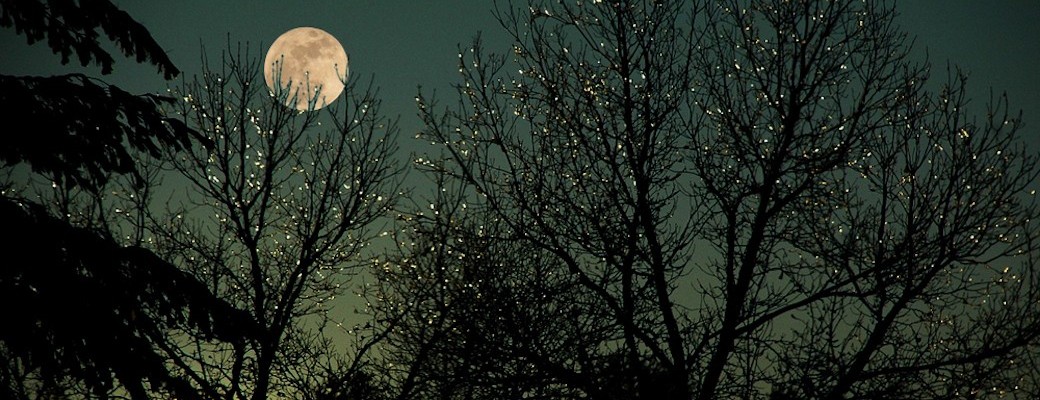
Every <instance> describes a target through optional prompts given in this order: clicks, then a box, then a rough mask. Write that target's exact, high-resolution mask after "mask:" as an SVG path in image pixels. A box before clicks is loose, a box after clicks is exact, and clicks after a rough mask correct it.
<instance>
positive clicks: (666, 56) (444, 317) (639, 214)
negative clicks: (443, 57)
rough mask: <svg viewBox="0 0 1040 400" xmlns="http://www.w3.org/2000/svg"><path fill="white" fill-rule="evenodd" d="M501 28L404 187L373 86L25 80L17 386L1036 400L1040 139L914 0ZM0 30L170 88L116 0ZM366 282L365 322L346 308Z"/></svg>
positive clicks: (577, 6)
mask: <svg viewBox="0 0 1040 400" xmlns="http://www.w3.org/2000/svg"><path fill="white" fill-rule="evenodd" d="M495 12H496V16H497V17H498V20H499V22H500V23H501V25H502V28H503V29H504V30H505V31H506V32H507V33H508V34H509V35H510V37H511V38H512V42H513V43H512V47H511V48H509V49H501V50H506V51H504V52H502V53H496V52H491V51H489V50H488V49H485V45H484V44H483V43H482V42H481V41H480V40H479V39H478V40H476V41H474V43H473V45H472V46H471V47H468V48H465V49H463V50H462V51H460V55H459V69H460V72H461V79H462V81H461V82H460V83H459V84H458V85H457V89H458V97H457V98H453V99H451V103H449V104H447V106H443V105H439V104H437V103H436V102H435V101H434V100H433V99H428V98H425V97H423V96H422V95H420V96H419V97H418V111H419V116H420V118H421V120H422V122H423V129H422V132H421V133H420V139H421V140H424V141H428V142H432V144H433V146H434V147H433V148H434V150H431V151H430V152H429V153H431V154H432V155H425V154H423V155H422V156H421V158H418V159H417V160H416V165H415V168H416V169H419V170H422V171H424V173H425V174H426V176H428V177H429V178H430V182H431V183H432V184H431V186H432V187H433V189H434V190H432V191H423V190H416V191H415V194H414V196H413V197H412V198H411V199H409V200H410V201H409V202H399V201H398V200H399V198H398V197H399V196H400V190H399V188H398V185H399V184H400V176H401V175H400V174H401V172H402V171H401V169H400V168H399V167H398V166H397V164H395V162H394V161H393V160H394V155H395V151H396V148H395V145H394V141H393V137H394V136H395V135H396V134H397V127H396V124H395V121H394V120H392V119H388V118H386V117H385V116H383V115H382V114H381V113H380V111H379V101H378V98H377V97H376V96H375V91H374V89H372V88H371V86H369V87H364V86H363V85H359V84H358V83H357V82H356V78H354V79H352V80H350V81H348V82H347V83H346V84H347V97H346V99H345V100H344V101H342V102H341V104H339V105H336V106H333V107H330V109H329V110H327V111H328V112H325V111H323V112H321V113H319V112H315V111H308V112H299V111H297V110H294V109H291V108H287V107H285V106H284V104H295V102H294V101H292V99H285V98H279V97H276V96H273V95H270V93H268V91H267V90H266V88H265V87H264V85H263V82H262V80H260V79H259V77H260V75H259V74H260V72H261V71H262V69H261V68H263V67H264V66H262V65H260V64H259V62H258V61H257V59H256V58H255V57H253V56H251V54H252V53H251V49H250V48H249V46H248V45H245V46H239V47H235V46H228V48H227V50H225V51H224V52H223V53H221V56H220V57H219V59H218V58H217V57H208V56H209V55H206V54H204V57H207V58H206V59H205V60H204V61H205V62H204V64H205V65H204V67H203V70H202V71H200V72H199V73H198V74H197V75H194V76H193V77H190V78H187V79H184V80H182V81H181V82H180V83H179V84H177V85H175V86H174V87H173V88H171V90H170V92H169V93H170V96H169V97H167V96H156V95H132V94H129V93H126V92H124V91H122V90H120V89H119V88H117V87H115V86H112V85H109V84H107V83H105V82H103V81H102V80H99V79H97V78H92V77H87V76H85V75H68V76H58V77H6V76H0V85H2V88H0V89H2V90H0V110H3V111H2V112H3V113H4V116H5V117H7V119H8V120H9V121H21V122H24V123H26V124H28V125H29V126H32V127H33V129H32V131H31V132H18V133H17V134H15V135H10V136H11V138H10V140H5V141H4V142H3V145H2V146H0V158H2V160H3V162H4V163H5V164H6V167H7V169H9V170H10V169H14V170H19V169H20V171H21V172H22V173H26V174H27V173H28V172H27V171H31V172H32V175H31V178H30V179H27V180H26V181H25V182H19V181H12V180H11V179H10V177H11V176H13V175H11V174H8V176H9V177H8V180H7V181H5V182H4V183H3V186H2V187H0V217H2V221H4V224H3V226H0V232H2V233H0V246H3V250H4V252H5V254H14V255H17V256H15V257H14V258H10V259H9V261H8V262H7V263H6V265H4V266H3V267H2V270H0V273H2V274H0V301H2V302H3V303H4V304H17V305H19V307H16V308H13V309H11V310H10V312H8V313H7V316H6V317H5V318H4V321H3V322H4V323H3V324H0V359H2V361H3V364H2V365H0V384H2V386H0V390H2V391H3V392H2V393H0V396H4V397H11V398H44V397H48V396H79V397H89V398H94V397H96V398H110V397H116V398H120V397H128V398H135V399H137V398H213V399H217V398H221V399H235V398H254V399H263V398H271V397H291V398H308V399H391V398H392V399H401V400H404V399H426V398H437V399H490V398H495V399H499V398H507V399H520V398H545V399H586V398H593V399H651V398H654V399H656V398H667V399H693V398H696V399H715V398H763V399H765V398H769V399H803V398H812V399H846V398H862V399H875V398H893V399H895V398H933V399H942V398H1000V397H1010V398H1033V397H1036V396H1037V395H1040V387H1038V385H1040V382H1037V378H1036V377H1037V376H1038V372H1040V370H1038V367H1040V364H1038V361H1040V360H1037V355H1038V351H1037V350H1038V347H1037V346H1038V345H1040V314H1037V313H1036V311H1035V309H1036V305H1037V304H1038V303H1040V275H1038V271H1037V265H1036V262H1037V260H1038V251H1040V247H1038V244H1037V242H1036V240H1037V239H1038V238H1037V237H1036V233H1037V232H1040V229H1038V226H1037V220H1038V216H1040V215H1038V214H1040V209H1038V208H1037V207H1038V205H1037V202H1036V198H1035V189H1036V187H1035V186H1036V182H1037V178H1038V174H1040V167H1038V165H1037V155H1036V154H1035V152H1034V151H1030V150H1029V149H1027V148H1025V147H1024V145H1023V144H1022V142H1021V141H1020V136H1021V134H1022V133H1021V132H1020V129H1021V125H1020V122H1019V118H1018V117H1017V116H1016V115H1014V114H1012V113H1011V112H1010V111H1009V106H1008V102H1007V100H1006V99H1004V98H1003V97H1000V96H995V97H993V98H991V99H989V100H990V101H989V102H988V103H986V104H984V105H979V104H975V103H972V102H970V101H969V99H968V97H967V93H968V92H967V89H966V83H967V82H966V79H965V77H964V75H963V74H961V73H960V71H958V70H956V69H955V68H948V69H947V70H946V71H943V72H944V74H942V73H939V74H937V73H935V72H934V71H933V70H932V68H931V66H930V65H929V64H927V63H926V62H924V61H919V60H917V59H915V57H914V56H913V55H912V54H913V53H912V50H913V49H912V48H911V47H910V44H911V43H912V42H913V39H912V38H910V37H908V36H907V34H906V33H904V32H903V31H902V30H901V29H900V28H899V27H898V26H897V25H896V24H895V20H896V15H897V14H896V9H895V7H894V6H893V5H892V4H889V3H886V2H844V1H808V0H802V1H781V0H755V1H750V0H748V1H738V0H723V1H707V0H693V1H675V2H661V1H649V0H647V1H636V0H632V1H623V0H617V1H609V0H608V1H577V2H560V1H547V0H546V1H540V0H532V1H529V2H528V3H527V4H526V5H524V6H523V7H518V6H516V5H514V4H508V3H502V4H498V5H497V6H496V11H495ZM0 25H2V26H4V27H8V28H14V31H15V32H16V33H18V34H21V35H24V36H25V37H26V38H27V39H28V40H29V42H30V43H35V42H39V41H43V40H45V41H46V42H47V44H48V45H49V46H50V47H51V49H52V50H54V51H55V53H56V54H58V55H59V56H61V58H62V61H63V62H68V61H70V60H72V59H73V56H75V59H77V60H78V61H79V62H80V63H81V64H83V65H88V64H91V63H93V64H95V65H97V66H99V67H100V68H101V72H102V73H103V74H105V73H108V72H110V71H111V70H112V65H113V63H114V58H113V57H112V56H111V55H110V54H109V53H108V52H107V51H105V50H104V49H103V47H102V45H101V44H100V43H103V42H104V39H106V38H107V39H108V40H110V41H112V42H113V43H114V44H115V45H116V48H117V49H118V50H119V51H121V52H122V53H123V54H124V55H125V56H128V57H134V58H136V60H137V61H138V62H147V63H151V64H152V65H155V66H156V67H157V69H158V71H159V72H160V73H163V74H164V76H165V77H166V78H167V79H169V78H172V77H173V76H174V75H177V73H178V72H179V71H178V70H177V69H176V67H174V66H173V65H172V63H171V62H170V61H169V59H168V58H167V57H166V56H165V53H164V52H163V51H162V48H161V47H160V46H159V45H158V44H157V43H155V41H154V40H153V39H152V38H151V37H150V36H149V34H148V33H147V30H146V29H145V28H144V27H142V26H141V25H140V24H138V23H136V22H135V21H134V20H133V19H132V18H130V17H129V16H128V15H127V14H126V13H124V12H122V11H120V10H119V9H118V8H116V7H115V6H114V5H112V4H111V3H109V2H107V1H101V0H96V1H79V2H76V1H69V2H53V1H51V2H42V1H30V2H13V1H3V0H0ZM496 50H499V49H496ZM218 60H219V61H218ZM933 75H937V76H941V77H940V78H938V79H936V78H933V77H932V76H933ZM14 176H16V175H14ZM171 182H172V183H171ZM391 212H392V213H393V214H395V215H396V216H397V220H396V221H393V222H390V221H388V219H387V218H386V217H388V216H389V215H388V214H391ZM389 223H392V224H394V225H393V227H394V228H395V229H394V230H393V231H392V234H390V235H388V238H389V239H392V240H393V244H392V246H391V247H389V248H388V249H387V250H386V252H385V254H386V256H384V257H381V258H379V259H378V262H376V263H372V260H371V259H369V258H367V256H368V255H370V254H371V253H368V252H367V251H368V250H366V248H369V247H370V246H372V243H378V242H377V240H378V239H377V236H378V234H379V233H380V230H381V228H382V227H383V226H384V225H385V224H389ZM373 264H374V266H373V267H372V268H362V267H363V266H365V265H373ZM352 290H356V291H358V292H360V294H361V295H362V301H364V302H365V304H364V305H360V304H359V305H357V306H358V308H359V309H360V310H359V312H360V314H361V315H362V317H364V318H369V319H368V320H362V321H360V322H359V323H357V325H356V326H352V324H350V323H347V324H346V325H344V321H343V320H341V319H339V318H338V317H336V316H334V315H333V314H332V313H330V312H331V311H332V310H333V308H334V305H337V304H344V303H340V302H342V301H343V300H342V299H343V298H344V297H346V295H349V294H352V293H351V291H352ZM337 306H339V305H337ZM345 306H346V307H350V306H351V305H350V304H345Z"/></svg>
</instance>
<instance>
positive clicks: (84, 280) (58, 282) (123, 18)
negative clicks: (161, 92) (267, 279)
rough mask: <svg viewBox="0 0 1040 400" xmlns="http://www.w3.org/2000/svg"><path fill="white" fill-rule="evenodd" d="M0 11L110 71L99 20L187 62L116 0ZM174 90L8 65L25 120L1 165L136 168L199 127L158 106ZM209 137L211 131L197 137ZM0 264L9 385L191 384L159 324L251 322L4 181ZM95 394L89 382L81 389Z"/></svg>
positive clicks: (61, 182)
mask: <svg viewBox="0 0 1040 400" xmlns="http://www.w3.org/2000/svg"><path fill="white" fill-rule="evenodd" d="M0 25H2V26H4V27H13V28H14V29H15V30H16V31H17V32H18V33H19V34H23V35H25V36H26V37H27V39H28V41H29V43H30V44H33V43H35V42H37V41H40V40H43V39H46V41H47V43H48V45H49V46H50V47H51V49H52V50H53V51H54V52H55V53H59V54H61V56H62V62H63V63H67V62H68V61H69V56H70V55H71V54H73V53H75V54H76V56H77V57H78V59H79V61H80V62H81V63H82V64H83V65H87V64H89V63H91V62H94V63H96V64H97V65H99V66H100V67H101V68H102V73H104V74H107V73H109V72H111V70H112V64H113V63H114V60H113V58H112V56H111V55H110V54H109V53H108V52H107V51H105V50H104V49H103V48H102V47H101V44H100V43H99V35H98V33H97V32H96V31H97V29H99V28H100V29H101V30H102V32H103V33H104V34H105V35H106V36H107V38H108V39H109V40H111V41H113V42H115V43H116V44H117V46H118V48H119V49H120V50H121V51H122V52H123V53H124V54H125V55H127V56H136V57H137V60H138V61H139V62H149V63H151V64H152V65H155V66H156V67H157V68H158V70H159V71H160V72H163V73H164V75H165V76H166V78H171V77H173V76H174V75H176V74H177V72H178V71H177V69H176V68H175V67H174V66H173V65H172V63H170V61H169V59H167V57H166V55H165V53H164V52H163V50H162V48H161V47H159V45H158V44H156V43H155V41H154V40H153V39H152V38H151V36H150V35H149V34H148V32H147V30H145V29H144V28H143V27H142V26H141V25H140V24H138V23H137V22H135V21H134V20H133V19H132V18H130V17H129V16H128V15H127V14H126V13H125V12H122V11H121V10H119V9H118V8H116V7H115V6H114V5H112V4H111V3H110V2H107V1H94V2H89V3H88V4H82V3H76V2H40V1H19V2H13V1H3V2H0ZM172 101H173V99H170V98H166V97H160V96H154V95H142V96H136V95H131V94H129V93H127V92H125V91H123V90H121V89H119V88H118V87H116V86H112V85H108V84H106V83H104V82H103V81H101V80H98V79H93V78H89V77H87V76H85V75H81V74H72V75H65V76H57V77H10V76H0V110H3V111H0V112H2V113H3V116H4V117H5V119H6V120H8V121H11V122H12V123H13V124H16V125H18V126H21V127H22V128H20V129H21V130H23V131H19V132H16V133H15V134H12V135H8V136H9V137H8V138H7V140H5V141H4V143H3V145H2V146H0V159H2V160H3V162H4V163H5V164H6V165H5V166H17V165H22V164H25V165H27V166H28V167H30V168H31V169H32V170H33V171H35V172H38V173H41V174H43V175H46V176H48V177H49V178H50V179H51V181H52V182H53V185H54V186H55V187H60V188H62V189H67V190H76V189H75V188H78V189H81V190H83V191H85V192H91V193H94V194H97V193H99V191H100V189H101V188H102V187H103V186H104V185H105V184H106V183H107V182H108V181H109V178H110V177H112V176H113V175H121V174H130V175H133V176H139V174H138V170H137V165H136V163H135V161H134V155H133V154H134V153H138V152H139V153H144V154H146V155H150V156H153V157H155V156H159V155H161V154H162V153H163V152H166V151H169V152H176V151H179V150H182V149H184V148H185V147H187V146H189V145H190V144H191V143H192V141H193V140H192V136H191V135H192V134H193V133H194V132H193V131H191V130H190V129H187V127H186V126H185V125H184V124H181V123H179V122H178V121H176V120H170V119H167V118H166V117H165V116H164V114H163V113H162V112H161V110H160V109H159V106H160V105H161V104H163V103H170V102H172ZM200 143H204V142H200ZM0 220H3V221H4V226H3V229H2V230H0V243H2V244H0V246H3V252H4V254H6V255H7V256H8V257H9V262H8V263H6V264H5V267H4V268H3V269H2V271H0V293H2V295H0V296H2V300H3V301H4V304H7V305H8V312H7V313H6V315H5V320H4V323H3V324H0V325H2V326H3V328H2V329H0V341H2V343H0V358H2V359H3V365H2V370H0V371H2V372H0V379H2V387H0V393H2V395H3V397H5V398H29V397H36V396H49V395H53V396H67V395H70V394H71V393H70V392H68V391H69V390H80V389H85V390H88V391H90V392H92V393H93V394H94V395H97V396H102V397H104V396H107V395H108V394H109V393H110V392H111V391H113V390H116V389H117V388H118V389H119V390H122V391H123V393H125V394H126V395H128V396H129V397H131V398H135V399H143V398H149V395H148V393H149V392H153V393H155V392H167V393H173V394H176V395H178V396H190V394H191V393H192V392H191V391H190V389H191V388H190V386H189V385H188V384H187V382H186V381H185V380H183V379H181V377H180V376H179V375H178V374H177V373H175V372H173V371H171V370H170V368H168V365H167V363H166V355H165V353H164V349H163V348H162V347H161V346H160V343H161V342H162V341H163V340H164V339H163V338H164V337H165V336H166V335H168V334H169V333H170V332H171V331H179V330H190V331H193V332H195V333H197V334H198V335H199V336H201V337H205V338H208V339H211V340H218V341H229V342H237V341H242V340H244V339H245V336H244V335H246V334H247V332H250V331H251V329H250V326H251V325H252V321H251V320H250V319H249V318H248V315H246V314H244V313H242V312H239V311H237V310H234V309H233V308H231V307H230V306H229V305H228V304H227V303H226V302H224V301H222V300H221V299H218V298H215V297H214V296H213V295H212V293H210V292H209V291H208V290H207V289H206V287H205V286H204V285H202V284H201V283H199V282H198V281H196V280H195V279H193V278H192V277H190V276H188V275H186V274H184V273H183V272H182V271H180V270H179V269H177V268H175V267H174V266H172V265H171V264H169V263H167V262H165V261H163V260H162V259H160V258H158V257H157V256H156V255H155V254H154V253H152V252H151V251H149V250H146V249H144V248H141V247H139V246H123V245H122V244H121V243H120V242H119V241H118V240H116V239H115V238H113V237H112V235H111V234H110V232H109V231H107V230H104V229H98V227H97V226H86V227H83V226H76V225H74V224H72V223H71V220H72V218H71V216H70V215H69V214H66V213H62V214H60V215H58V216H53V215H51V214H50V212H48V211H47V210H46V208H45V206H44V205H41V204H37V203H35V202H34V201H32V200H29V199H26V198H24V197H22V196H21V193H19V192H17V191H16V190H13V189H12V188H11V187H9V185H8V184H7V183H5V185H4V190H3V191H2V192H0ZM81 395H86V393H81Z"/></svg>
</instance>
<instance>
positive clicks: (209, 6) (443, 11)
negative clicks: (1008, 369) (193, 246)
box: [0, 0, 1040, 155]
mask: <svg viewBox="0 0 1040 400" xmlns="http://www.w3.org/2000/svg"><path fill="white" fill-rule="evenodd" d="M499 3H501V4H503V5H507V3H506V2H499ZM116 4H117V5H118V6H120V7H122V8H123V9H124V10H126V11H127V12H129V13H130V15H131V16H133V17H134V18H136V19H137V20H138V21H139V22H141V23H142V24H144V26H145V27H147V28H148V29H149V30H150V31H151V33H152V35H153V36H154V37H155V39H156V40H157V41H158V42H159V44H160V45H161V46H163V47H164V48H165V49H166V50H167V52H168V54H169V55H170V58H171V59H172V60H173V62H174V63H175V64H176V65H177V66H178V67H180V69H181V70H182V71H183V74H182V77H190V76H192V75H193V74H195V73H197V72H198V71H199V66H200V63H201V61H200V55H201V50H200V49H201V48H200V46H201V45H205V46H206V48H207V53H208V54H209V56H210V57H212V58H216V57H219V52H220V50H223V49H224V48H226V44H227V42H228V38H229V35H230V40H231V42H232V43H238V42H243V43H245V42H248V43H249V44H251V45H252V48H253V49H254V50H255V51H256V55H257V57H261V58H262V57H263V53H264V52H266V51H267V46H269V45H270V43H271V42H272V41H274V39H275V38H277V37H278V35H280V34H281V33H282V32H285V31H286V30H289V29H291V28H294V27H297V26H314V27H318V28H321V29H324V30H326V31H328V32H329V33H331V34H332V35H334V36H336V37H337V38H338V39H339V40H340V42H341V43H342V44H343V46H344V48H345V49H346V51H347V53H348V55H349V56H350V71H351V74H352V75H353V77H356V78H361V79H363V80H365V81H367V80H368V79H374V83H375V84H376V85H377V86H378V87H380V88H381V90H380V95H381V98H382V99H383V111H384V113H386V114H387V115H388V116H398V115H399V116H400V117H401V120H400V127H401V136H402V137H401V138H399V140H398V143H399V144H400V145H401V149H402V151H403V152H404V153H405V154H404V155H406V154H407V153H411V152H418V153H422V152H426V151H429V150H431V149H427V148H425V146H426V144H423V143H419V142H417V141H415V140H414V139H412V138H413V137H414V133H415V132H416V131H417V130H418V129H419V128H420V127H419V120H418V117H416V108H415V101H414V98H415V95H416V93H417V88H418V87H419V86H422V88H423V91H424V93H426V94H427V95H429V94H430V93H432V92H433V91H436V94H437V98H438V99H441V100H442V101H445V102H446V101H449V100H453V99H455V96H454V94H453V93H452V92H451V90H452V89H451V86H450V85H451V84H452V83H454V82H458V80H459V79H458V76H457V65H456V62H457V60H458V58H457V49H458V47H459V46H460V45H461V46H463V47H465V46H467V45H468V44H469V43H470V42H471V41H472V39H473V37H474V35H476V34H477V33H478V32H481V33H482V35H483V37H484V39H485V41H486V42H487V44H488V46H489V47H488V49H489V50H493V51H496V52H502V51H503V50H508V48H509V47H508V44H509V42H508V41H507V39H506V38H505V36H504V33H503V31H502V29H501V28H500V27H499V25H498V23H497V21H495V19H494V17H493V15H492V12H491V11H492V9H493V8H494V7H495V5H494V2H492V1H486V0H485V1H481V0H450V1H411V0H408V1H405V0H383V1H343V0H338V1H308V2H290V1H210V0H184V1H177V2H176V3H169V2H157V1H117V2H116ZM898 9H899V10H900V12H901V14H902V15H901V17H900V19H899V21H900V22H901V24H902V26H903V28H904V29H906V30H907V31H908V32H909V33H910V35H911V36H915V37H916V38H917V42H916V45H915V49H916V50H917V52H918V54H920V59H922V60H923V59H924V57H925V56H926V53H925V51H926V50H927V56H928V58H929V59H930V60H931V62H932V64H933V68H934V70H933V79H935V80H936V81H941V80H942V78H944V77H945V76H944V73H945V72H944V69H945V66H946V61H947V60H949V61H951V62H953V63H954V64H956V65H959V66H960V67H962V68H963V69H965V70H966V71H968V72H969V73H970V80H969V88H970V89H971V90H970V92H971V94H972V97H973V99H974V103H973V104H974V105H975V106H977V107H978V109H977V110H981V109H982V108H981V107H982V106H984V104H985V102H986V101H987V99H988V97H989V90H990V88H992V89H993V90H994V93H1000V92H1002V91H1006V92H1007V93H1008V95H1009V98H1010V103H1011V108H1012V110H1018V109H1021V110H1022V111H1023V120H1024V122H1025V131H1024V132H1023V133H1024V135H1023V137H1025V138H1026V139H1027V141H1028V142H1029V143H1030V146H1031V147H1033V148H1036V149H1038V150H1040V130H1038V129H1040V76H1038V72H1037V71H1040V68H1038V65H1040V23H1038V22H1037V21H1040V1H1031V0H1005V1H968V0H955V1H948V0H914V1H902V2H900V3H899V4H898ZM0 43H2V46H3V48H4V49H5V51H4V53H5V56H4V57H3V61H2V62H0V73H6V74H13V75H51V74H58V73H68V72H70V70H79V71H84V72H87V73H88V74H91V75H94V76H97V75H99V73H100V72H99V70H97V69H89V68H88V69H80V68H69V67H68V66H62V65H61V64H60V62H59V61H60V59H59V58H58V57H57V56H55V55H52V54H50V52H49V50H48V49H47V47H46V46H44V45H36V46H31V47H30V46H27V45H25V44H24V38H22V37H20V36H15V34H14V32H13V30H6V31H4V32H3V33H2V34H0ZM261 46H262V48H261ZM104 79H105V80H106V81H108V82H110V83H114V84H117V85H120V86H122V87H124V88H126V89H128V90H130V91H131V92H136V93H142V92H163V91H165V88H166V87H167V86H168V85H172V84H173V83H172V82H171V83H167V82H164V81H163V80H162V79H161V76H160V75H159V74H158V73H157V72H156V71H155V69H154V68H153V67H151V66H145V65H138V64H135V63H134V62H133V60H130V59H123V58H117V62H116V65H115V72H114V73H113V74H112V75H111V76H108V77H104Z"/></svg>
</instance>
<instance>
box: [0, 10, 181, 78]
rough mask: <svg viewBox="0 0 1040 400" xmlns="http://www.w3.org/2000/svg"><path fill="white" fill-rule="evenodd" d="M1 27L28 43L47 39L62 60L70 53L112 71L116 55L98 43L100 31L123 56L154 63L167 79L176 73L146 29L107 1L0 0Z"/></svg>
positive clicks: (103, 71)
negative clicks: (12, 31)
mask: <svg viewBox="0 0 1040 400" xmlns="http://www.w3.org/2000/svg"><path fill="white" fill-rule="evenodd" d="M0 26H2V27H5V28H11V27H13V28H14V29H15V31H16V32H17V33H18V34H21V35H25V37H26V40H27V41H28V42H29V44H35V43H36V42H39V41H41V40H46V41H47V45H48V46H50V48H51V50H52V51H54V53H55V54H59V55H61V63H62V64H68V63H69V61H70V57H71V56H72V55H73V53H75V55H76V58H78V59H79V62H80V64H81V65H83V66H87V65H88V64H90V63H91V62H93V63H94V64H95V65H97V66H99V67H101V73H102V74H106V75H107V74H109V73H111V72H112V64H114V63H115V60H114V59H113V58H112V55H111V54H109V53H108V52H107V51H105V49H103V48H102V46H101V42H100V39H101V35H102V34H104V35H105V37H107V38H108V40H110V41H112V42H113V43H115V44H116V46H117V47H118V48H119V50H120V51H121V52H123V55H125V56H127V57H136V59H137V62H139V63H144V62H148V63H149V64H152V65H155V66H156V68H158V69H159V71H160V72H162V73H163V76H164V77H165V78H166V79H171V78H173V77H175V76H177V75H178V74H179V73H180V70H178V69H177V67H175V66H174V65H173V62H172V61H170V59H169V57H167V56H166V51H165V50H163V48H162V47H160V46H159V44H158V43H156V42H155V39H153V38H152V35H151V34H150V33H148V30H147V29H145V27H144V26H142V25H141V24H140V23H138V22H137V21H135V20H134V19H133V18H131V17H130V14H127V13H126V11H123V10H120V9H119V8H117V7H116V6H115V5H114V4H112V2H109V1H105V0H80V1H76V0H53V1H39V0H35V1H33V0H0ZM99 29H100V32H98V30H99Z"/></svg>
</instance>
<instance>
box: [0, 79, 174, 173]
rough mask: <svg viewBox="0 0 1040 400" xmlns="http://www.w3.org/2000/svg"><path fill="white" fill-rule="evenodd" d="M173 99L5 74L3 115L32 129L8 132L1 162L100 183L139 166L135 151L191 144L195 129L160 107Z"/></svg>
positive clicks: (154, 152)
mask: <svg viewBox="0 0 1040 400" xmlns="http://www.w3.org/2000/svg"><path fill="white" fill-rule="evenodd" d="M172 102H173V99H172V98H169V97H162V96H156V95H133V94H130V93H127V92H125V91H123V90H122V89H120V88H118V87H116V86H113V85H108V84H105V83H104V82H101V81H98V80H95V79H91V78H89V77H86V76H83V75H79V74H73V75H63V76H55V77H10V76H0V110H2V111H0V115H2V117H3V119H4V120H6V121H18V123H19V125H21V126H23V127H26V129H25V130H24V132H20V134H15V135H8V138H7V139H6V140H5V143H4V145H3V146H2V147H0V160H2V161H4V162H5V163H7V164H8V165H12V164H17V163H22V162H25V163H28V164H30V165H31V166H32V168H33V170H34V171H35V172H39V173H44V174H48V175H52V176H55V177H56V179H60V180H63V181H68V182H70V183H72V184H76V185H79V186H85V187H97V186H100V185H102V184H104V182H105V181H106V180H107V179H108V175H109V174H111V173H120V174H125V173H133V172H134V171H135V169H136V168H135V165H134V157H133V155H132V154H131V149H133V150H137V151H142V152H145V153H147V154H148V155H150V156H152V157H158V156H159V155H160V153H161V149H162V148H163V147H166V148H171V149H174V150H181V149H183V148H184V147H186V146H188V145H189V143H190V142H191V135H190V134H191V133H193V132H192V131H191V130H190V129H188V128H187V126H185V125H184V123H182V122H181V121H179V120H177V119H174V118H166V117H164V116H163V114H162V112H161V111H160V109H159V108H160V106H161V105H162V104H164V103H172ZM127 146H128V147H129V148H128V147H127Z"/></svg>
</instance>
